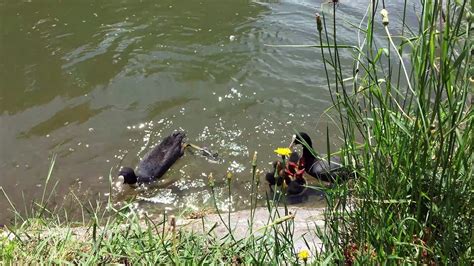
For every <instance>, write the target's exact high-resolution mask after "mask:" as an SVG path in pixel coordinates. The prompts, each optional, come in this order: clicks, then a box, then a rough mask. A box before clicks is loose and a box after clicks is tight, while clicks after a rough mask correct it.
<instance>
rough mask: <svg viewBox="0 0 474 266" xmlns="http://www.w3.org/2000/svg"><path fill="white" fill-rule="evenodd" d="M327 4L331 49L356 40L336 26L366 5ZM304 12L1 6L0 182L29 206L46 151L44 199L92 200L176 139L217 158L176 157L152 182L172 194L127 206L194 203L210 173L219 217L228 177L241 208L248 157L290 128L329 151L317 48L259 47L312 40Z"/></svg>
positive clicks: (279, 5)
mask: <svg viewBox="0 0 474 266" xmlns="http://www.w3.org/2000/svg"><path fill="white" fill-rule="evenodd" d="M322 2H325V1H322ZM340 2H341V3H340V4H339V6H338V14H339V15H340V17H341V21H340V22H338V23H339V24H340V25H341V26H340V28H339V34H340V35H339V36H340V39H339V42H340V43H348V44H357V42H358V41H359V40H358V36H357V34H356V31H355V30H354V29H353V28H351V26H350V25H349V24H348V23H347V22H345V21H343V19H345V20H347V21H350V22H353V23H358V22H359V21H360V19H361V18H362V17H363V16H364V14H365V11H366V10H365V9H366V8H367V1H360V0H356V1H340ZM391 2H392V1H391ZM395 2H397V1H395ZM324 5H327V4H324ZM324 5H323V7H324ZM402 8H403V7H402V6H401V5H400V4H397V3H392V9H391V10H393V11H394V12H395V14H397V15H398V16H401V10H402ZM316 12H321V1H310V0H300V1H297V0H287V1H284V0H283V1H265V2H258V1H235V0H218V1H216V0H210V1H205V0H204V1H164V0H160V1H154V0H142V1H138V0H133V1H132V0H121V1H73V0H70V1H67V0H64V1H60V0H57V1H46V0H45V1H35V0H30V1H2V2H0V34H1V35H0V38H1V39H0V91H1V94H0V125H1V127H0V136H1V138H0V141H1V142H0V144H1V146H0V148H1V149H0V173H1V175H0V185H1V186H2V187H3V188H4V189H5V190H6V191H7V192H8V193H9V196H10V198H11V199H12V200H13V201H14V202H15V203H17V204H19V205H20V206H23V205H24V202H29V201H30V200H31V199H33V198H38V197H40V196H41V193H42V190H43V187H42V186H43V184H44V182H45V176H46V174H47V170H48V166H49V163H50V159H51V157H52V155H53V154H57V155H58V158H57V165H56V168H55V170H54V175H53V176H54V179H55V180H59V183H58V186H57V188H56V191H57V197H55V200H56V201H58V202H60V201H61V196H62V195H65V194H66V193H67V192H68V191H69V190H74V191H76V192H77V193H79V194H81V193H86V192H87V193H86V195H87V196H88V197H90V198H91V199H101V198H102V199H103V198H105V196H104V195H107V194H106V193H108V191H109V182H108V175H109V172H110V170H111V169H112V172H113V173H116V171H117V166H118V165H120V164H123V165H132V166H134V165H136V163H137V162H138V161H139V159H140V157H141V156H143V155H144V154H145V153H146V151H147V150H148V149H149V148H150V146H152V145H154V144H156V143H158V142H159V141H160V140H161V138H162V137H163V136H166V135H168V134H170V133H171V132H173V130H178V129H179V130H184V131H186V132H187V136H188V140H189V141H191V142H193V143H196V144H199V145H204V146H208V147H210V148H211V150H213V151H216V152H218V153H219V155H220V156H221V158H222V161H221V162H219V163H210V162H208V161H207V160H205V159H204V158H202V157H199V156H195V155H192V154H186V155H185V156H184V157H183V158H182V159H180V160H179V161H178V163H177V164H176V165H174V167H173V168H172V169H171V171H170V172H169V173H168V174H167V175H166V176H165V178H169V179H173V180H174V182H173V184H172V185H170V186H168V187H166V188H156V189H149V190H148V191H145V192H140V199H139V200H137V204H138V206H140V207H143V208H146V209H147V210H150V211H162V210H163V209H165V208H168V209H174V210H182V209H185V208H199V207H201V206H207V205H209V204H210V194H209V190H208V188H207V187H206V183H207V177H206V176H207V174H208V173H210V172H212V173H213V174H214V177H215V178H216V185H217V192H218V193H217V196H218V198H219V205H220V206H221V207H225V206H227V204H229V202H228V201H227V193H226V189H225V178H224V176H225V173H226V172H227V171H231V172H233V173H234V181H233V196H232V202H231V205H232V208H233V209H241V208H245V207H246V206H248V205H249V192H250V177H251V175H250V169H251V167H250V160H251V158H250V157H251V156H252V154H253V152H254V151H258V154H259V157H258V158H259V167H260V168H265V169H267V168H269V164H268V163H269V162H271V161H272V160H274V159H276V157H275V155H274V154H273V149H274V148H275V147H277V146H282V145H287V144H288V142H289V138H290V136H291V135H292V134H293V129H297V130H304V131H306V132H309V133H310V135H312V136H313V138H314V142H315V146H316V148H317V149H319V150H323V151H324V150H325V147H326V143H325V139H326V136H325V132H326V126H328V127H329V130H330V132H331V136H332V137H333V143H331V144H332V145H334V146H335V147H336V146H337V145H338V140H337V138H336V136H337V132H338V131H337V126H336V125H334V123H333V122H332V121H331V120H330V119H328V118H327V117H325V116H324V115H322V114H323V112H324V110H325V109H326V108H328V107H329V106H330V102H331V101H330V94H329V91H328V90H327V87H326V86H325V77H324V74H323V65H322V62H321V56H320V54H319V51H317V50H311V49H283V48H274V47H269V46H266V45H265V44H310V43H314V42H315V41H316V39H315V37H316V30H315V25H314V24H315V22H314V14H315V13H316ZM396 12H398V13H396ZM342 18H343V19H342ZM342 56H343V58H344V59H346V60H350V59H351V54H350V53H343V54H342ZM348 70H350V68H348ZM114 178H115V176H114ZM262 183H263V182H262ZM264 192H265V187H264V185H262V189H261V191H260V194H261V195H262V196H264ZM307 204H310V205H314V206H318V205H321V204H322V201H321V198H320V197H319V196H315V197H314V198H311V199H310V201H309V203H307ZM7 206H8V203H7V202H6V200H5V199H4V198H3V197H2V199H1V200H0V209H2V210H5V209H6V208H7ZM225 208H227V207H225ZM5 217H6V213H5V212H3V211H2V213H1V214H0V221H1V219H2V218H5Z"/></svg>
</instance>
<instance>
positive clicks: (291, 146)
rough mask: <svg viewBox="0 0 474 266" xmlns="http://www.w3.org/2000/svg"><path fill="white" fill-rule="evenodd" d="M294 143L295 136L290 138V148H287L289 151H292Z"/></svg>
mask: <svg viewBox="0 0 474 266" xmlns="http://www.w3.org/2000/svg"><path fill="white" fill-rule="evenodd" d="M295 141H296V135H293V137H292V138H291V143H290V146H288V148H289V149H290V150H292V149H293V147H294V146H295Z"/></svg>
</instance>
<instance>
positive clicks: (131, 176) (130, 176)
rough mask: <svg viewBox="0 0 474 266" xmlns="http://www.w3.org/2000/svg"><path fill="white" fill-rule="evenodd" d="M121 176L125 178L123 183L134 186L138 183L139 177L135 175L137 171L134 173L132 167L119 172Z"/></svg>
mask: <svg viewBox="0 0 474 266" xmlns="http://www.w3.org/2000/svg"><path fill="white" fill-rule="evenodd" d="M119 176H123V183H124V184H129V185H134V184H136V183H137V180H138V178H137V176H136V175H135V171H133V169H132V168H130V167H123V168H122V170H120V172H119Z"/></svg>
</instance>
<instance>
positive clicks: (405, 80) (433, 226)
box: [312, 0, 474, 264]
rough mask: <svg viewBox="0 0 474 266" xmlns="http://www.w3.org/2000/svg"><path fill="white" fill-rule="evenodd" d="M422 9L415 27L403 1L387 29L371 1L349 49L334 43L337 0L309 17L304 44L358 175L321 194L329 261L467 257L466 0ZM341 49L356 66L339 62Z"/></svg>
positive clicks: (385, 17) (471, 142) (470, 200)
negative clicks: (315, 54) (315, 57)
mask: <svg viewBox="0 0 474 266" xmlns="http://www.w3.org/2000/svg"><path fill="white" fill-rule="evenodd" d="M418 4H419V7H420V13H419V20H418V25H417V28H408V26H407V25H406V23H405V14H406V12H407V8H408V6H409V2H408V1H405V3H404V9H403V10H404V11H403V15H402V16H403V17H402V25H403V26H402V29H401V30H399V32H397V34H396V35H397V36H394V35H393V33H392V31H393V29H392V28H391V22H392V20H393V19H394V17H390V9H389V8H388V7H386V6H385V2H384V1H372V3H371V4H370V5H369V7H368V9H367V14H366V17H365V18H364V20H363V21H361V23H360V26H359V27H358V28H356V30H357V31H358V33H359V34H361V35H362V36H363V38H362V39H363V40H362V39H361V42H360V43H359V44H357V45H356V46H350V47H349V46H347V45H340V44H339V43H338V42H337V40H338V35H337V34H338V31H337V27H338V24H339V23H338V21H340V20H342V18H341V17H339V16H338V10H337V5H336V4H331V7H332V10H331V12H327V13H323V14H322V15H321V16H319V15H317V30H318V34H319V40H320V44H319V45H317V46H312V47H316V48H318V49H319V50H320V52H321V53H322V56H323V58H324V66H325V70H326V77H327V80H328V83H327V84H328V87H329V89H330V92H331V96H332V99H333V102H334V109H335V110H337V113H338V121H339V123H340V126H341V134H342V135H343V137H344V148H343V150H342V153H343V155H344V158H345V164H346V165H350V166H352V168H353V169H355V175H356V177H355V180H354V182H353V183H351V185H346V186H342V187H339V188H337V189H334V190H332V191H328V199H329V203H328V208H327V211H326V219H327V225H326V230H325V234H322V237H323V238H324V240H325V249H326V251H328V252H332V254H334V258H335V259H334V261H335V262H339V263H343V262H345V263H347V264H353V263H360V264H366V263H375V262H390V263H420V264H421V263H426V264H451V263H462V264H470V263H472V262H473V254H472V244H473V239H474V235H473V233H472V228H473V220H474V215H473V208H472V206H474V197H473V195H474V194H473V191H474V187H473V184H474V180H473V172H474V171H473V170H474V162H473V146H474V134H473V133H472V129H473V125H474V114H473V109H472V102H473V100H472V96H473V95H472V92H473V91H472V86H473V69H472V66H471V62H472V54H473V38H472V36H471V34H472V29H473V25H472V15H473V13H472V6H470V5H472V3H469V2H468V1H449V0H448V1H420V2H419V3H418ZM363 25H365V27H364V26H363ZM377 30H378V31H380V32H382V33H383V35H384V36H383V38H382V41H380V39H379V40H378V41H377V42H376V41H375V40H376V38H375V37H374V36H375V35H376V34H375V32H376V31H377ZM348 48H349V50H350V51H352V55H353V58H354V62H353V64H352V66H345V65H342V63H341V60H340V54H341V53H347V52H348V50H347V49H348ZM349 70H350V72H349ZM347 73H352V74H347Z"/></svg>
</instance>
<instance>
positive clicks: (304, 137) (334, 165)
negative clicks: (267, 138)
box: [290, 132, 350, 183]
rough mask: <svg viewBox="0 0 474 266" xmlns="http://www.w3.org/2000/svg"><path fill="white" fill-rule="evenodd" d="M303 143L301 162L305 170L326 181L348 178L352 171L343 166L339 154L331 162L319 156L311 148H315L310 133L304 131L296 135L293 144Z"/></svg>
mask: <svg viewBox="0 0 474 266" xmlns="http://www.w3.org/2000/svg"><path fill="white" fill-rule="evenodd" d="M297 144H301V145H302V146H303V155H302V156H301V158H300V161H301V164H302V165H303V166H304V168H305V171H306V173H307V174H309V175H310V176H312V177H315V178H317V179H319V180H322V181H326V182H331V183H333V182H335V181H336V180H339V181H343V180H346V179H347V178H348V177H349V175H350V172H349V171H348V170H347V169H346V168H344V167H342V165H341V159H340V158H339V157H337V156H333V157H331V158H330V162H328V161H327V160H323V159H320V158H317V157H316V156H315V155H314V154H313V153H312V152H311V151H310V150H309V149H308V147H309V148H311V149H313V143H312V141H311V138H310V137H309V136H308V134H306V133H304V132H300V133H298V135H296V136H295V138H294V140H293V142H292V145H290V146H293V145H297Z"/></svg>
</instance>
